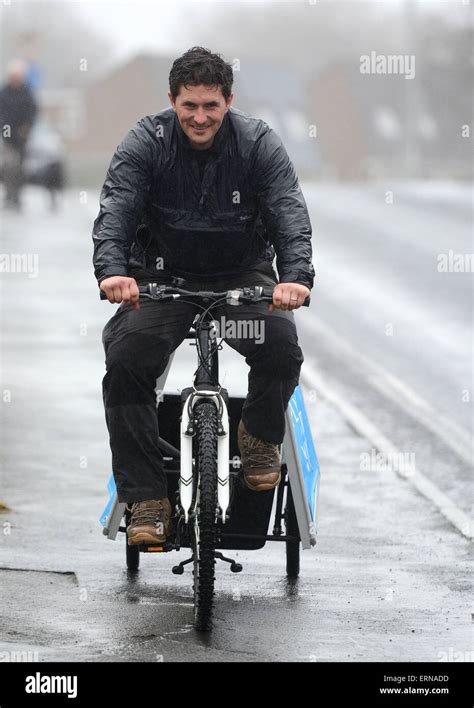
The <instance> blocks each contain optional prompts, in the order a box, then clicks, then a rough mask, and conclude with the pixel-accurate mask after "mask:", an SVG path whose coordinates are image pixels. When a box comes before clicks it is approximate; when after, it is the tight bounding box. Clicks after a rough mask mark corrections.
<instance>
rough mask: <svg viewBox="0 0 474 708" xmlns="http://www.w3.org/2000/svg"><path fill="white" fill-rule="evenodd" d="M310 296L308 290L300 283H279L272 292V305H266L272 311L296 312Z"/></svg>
mask: <svg viewBox="0 0 474 708" xmlns="http://www.w3.org/2000/svg"><path fill="white" fill-rule="evenodd" d="M309 294H310V290H309V288H307V287H306V285H301V284H300V283H279V284H278V285H276V286H275V289H274V291H273V303H270V304H269V305H268V309H269V311H270V312H273V310H275V309H277V310H296V309H298V307H301V306H302V304H303V302H304V301H305V300H306V298H307V297H308V295H309Z"/></svg>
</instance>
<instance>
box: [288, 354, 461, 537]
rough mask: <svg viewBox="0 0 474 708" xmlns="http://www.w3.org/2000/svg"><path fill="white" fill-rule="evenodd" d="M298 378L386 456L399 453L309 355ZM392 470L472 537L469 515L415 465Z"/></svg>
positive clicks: (455, 525)
mask: <svg viewBox="0 0 474 708" xmlns="http://www.w3.org/2000/svg"><path fill="white" fill-rule="evenodd" d="M301 380H302V382H303V384H304V386H305V387H307V388H316V389H317V390H319V392H320V393H321V395H322V396H323V397H324V398H325V399H326V400H327V401H329V402H330V403H332V404H333V405H334V406H335V407H336V408H337V409H338V410H339V411H340V413H341V414H342V415H343V416H344V418H345V419H346V420H347V421H348V422H350V424H351V425H352V426H353V427H354V428H355V429H356V430H357V432H358V433H359V434H360V435H361V436H363V437H365V438H366V439H367V440H369V442H371V444H372V445H373V446H374V447H375V448H376V449H377V450H378V451H379V452H380V453H382V454H383V455H386V456H387V457H389V456H390V457H393V456H396V457H398V456H400V455H401V452H400V450H398V449H397V448H396V446H395V445H394V444H393V443H392V442H391V441H390V440H389V439H388V438H387V437H386V436H385V435H384V434H383V433H382V432H381V431H380V430H379V429H378V428H377V427H376V426H375V425H374V424H373V423H372V422H371V421H370V420H369V419H368V418H367V417H366V416H365V415H364V414H363V413H361V412H360V410H358V409H357V408H355V407H354V406H353V405H352V404H351V403H349V402H348V401H346V400H344V399H343V398H342V397H341V396H340V395H339V394H338V393H337V392H336V391H335V390H334V389H332V388H331V387H330V386H329V385H328V384H327V382H326V381H325V380H324V379H323V377H322V376H321V375H320V374H319V373H318V371H317V369H316V368H315V367H314V365H312V364H311V363H310V362H309V361H308V358H306V359H305V362H304V364H303V367H302V370H301ZM395 471H396V473H397V474H398V476H399V477H402V478H403V479H407V480H408V481H409V482H410V483H411V484H412V485H413V486H414V487H415V489H417V490H418V491H419V492H420V493H421V494H422V495H423V496H424V497H425V498H426V499H429V500H430V501H431V502H432V503H433V504H434V505H435V507H436V508H437V509H438V510H439V511H440V512H441V513H442V514H443V516H445V517H446V519H448V521H450V522H451V524H453V526H454V527H455V528H456V529H457V530H458V531H459V532H460V533H461V534H462V535H463V536H465V537H466V538H468V539H472V538H474V523H473V521H472V519H470V518H469V516H467V514H465V512H464V511H463V510H462V509H460V508H459V507H458V506H457V505H456V504H454V502H453V501H452V500H451V499H450V498H449V497H448V496H446V494H444V492H442V491H441V490H440V489H439V488H438V487H437V486H436V485H435V484H433V482H431V481H430V480H429V479H428V478H427V477H426V476H425V475H424V474H423V473H422V472H421V471H420V470H419V468H418V467H417V466H414V467H413V468H411V469H410V471H409V472H408V473H406V472H404V471H403V469H395Z"/></svg>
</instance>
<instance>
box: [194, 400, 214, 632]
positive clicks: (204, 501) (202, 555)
mask: <svg viewBox="0 0 474 708" xmlns="http://www.w3.org/2000/svg"><path fill="white" fill-rule="evenodd" d="M194 415H195V423H196V434H195V437H194V442H195V461H196V470H195V475H196V479H197V480H198V482H197V485H196V496H195V502H196V503H195V511H196V513H195V516H194V522H193V523H194V525H193V528H192V537H193V538H192V548H193V555H194V570H193V574H194V583H193V587H194V627H195V629H197V630H199V631H209V630H210V629H211V622H212V609H213V603H214V580H215V577H214V567H215V562H216V561H215V555H214V554H215V548H216V505H217V487H216V484H217V410H216V407H215V405H214V403H212V402H210V401H203V402H198V403H196V405H195V408H194Z"/></svg>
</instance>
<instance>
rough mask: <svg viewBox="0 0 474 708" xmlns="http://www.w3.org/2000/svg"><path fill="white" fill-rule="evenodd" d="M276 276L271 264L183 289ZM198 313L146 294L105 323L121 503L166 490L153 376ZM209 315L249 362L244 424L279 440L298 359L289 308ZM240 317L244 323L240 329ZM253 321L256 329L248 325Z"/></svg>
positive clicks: (218, 310) (107, 395)
mask: <svg viewBox="0 0 474 708" xmlns="http://www.w3.org/2000/svg"><path fill="white" fill-rule="evenodd" d="M155 280H157V282H159V280H158V279H155ZM139 282H140V281H139ZM277 282H278V280H277V277H276V274H275V272H274V270H273V268H272V267H271V265H269V266H268V268H267V267H266V266H265V267H264V268H263V269H261V270H255V271H251V272H248V273H246V274H245V275H244V276H242V275H240V276H238V277H233V278H229V277H227V278H222V279H214V280H213V281H212V282H209V281H204V280H200V281H199V282H197V281H186V288H187V289H189V290H217V291H221V290H228V289H232V288H236V287H244V286H252V285H264V286H266V287H274V286H275V285H276V284H277ZM197 312H199V307H198V306H196V305H194V304H192V303H185V302H181V301H180V300H177V301H174V302H166V303H159V302H153V301H151V300H146V299H143V300H141V301H140V309H139V310H138V311H136V310H133V308H132V307H131V305H128V304H125V303H122V304H121V305H120V306H119V307H118V310H117V311H116V313H115V314H114V315H113V317H112V318H111V319H110V320H109V321H108V322H107V324H106V325H105V327H104V330H103V334H102V342H103V346H104V351H105V365H106V374H105V376H104V378H103V382H102V390H103V401H104V408H105V419H106V423H107V428H108V431H109V438H110V447H111V451H112V469H113V473H114V478H115V483H116V486H117V493H118V500H119V502H126V503H128V504H132V503H134V502H137V501H143V500H145V499H162V498H164V497H166V496H167V482H166V474H165V472H164V471H163V457H162V454H161V451H160V449H159V447H158V437H159V431H158V416H157V412H156V392H155V388H156V379H157V378H158V376H160V375H161V374H162V373H163V371H164V370H165V368H166V365H167V363H168V360H169V357H170V354H171V353H172V352H173V351H174V350H175V349H176V348H177V347H178V346H179V345H180V344H181V342H182V341H183V340H184V338H185V337H186V335H187V333H188V332H189V328H190V326H191V324H192V323H193V320H194V317H195V315H196V314H197ZM211 314H212V317H213V319H215V320H217V322H218V323H219V322H222V317H224V318H225V322H226V323H228V324H229V326H228V327H225V328H224V329H222V328H221V330H220V332H219V337H220V336H223V337H224V339H225V341H226V342H227V343H228V344H229V346H231V347H232V348H233V349H235V350H236V351H238V352H239V353H240V354H242V355H243V356H244V357H245V361H246V363H247V364H248V365H249V367H250V370H249V374H248V395H247V398H246V400H245V402H244V405H243V409H242V419H243V422H244V425H245V427H246V428H247V430H248V431H249V432H250V433H251V434H252V435H255V436H257V437H258V438H261V439H262V440H265V441H267V442H271V443H274V444H280V443H281V442H282V441H283V437H284V433H285V411H286V409H287V407H288V402H289V400H290V398H291V395H292V393H293V391H294V389H295V387H296V385H297V384H298V380H299V373H300V369H301V364H302V363H303V354H302V351H301V349H300V347H299V345H298V337H297V331H296V326H295V322H294V316H293V313H292V312H289V311H283V310H274V311H273V312H269V311H268V306H267V303H255V304H252V305H238V306H233V305H227V304H223V305H219V306H217V307H215V308H213V310H212V312H211ZM239 321H241V322H242V321H245V323H246V325H245V326H244V327H241V328H240V330H239V325H238V322H239ZM251 321H252V322H253V324H254V325H255V327H254V329H253V330H252V329H251V326H250V327H249V326H247V323H248V322H251ZM257 322H258V324H257ZM232 323H234V325H232ZM262 331H263V333H264V335H263V336H262ZM249 333H250V334H252V335H254V336H250V337H249V336H248V335H249ZM256 333H257V334H256ZM244 334H245V336H243V335H244ZM224 335H228V336H224ZM192 373H193V372H192V371H190V372H189V374H188V375H187V377H185V378H184V380H183V388H184V387H185V386H189V385H191V384H192Z"/></svg>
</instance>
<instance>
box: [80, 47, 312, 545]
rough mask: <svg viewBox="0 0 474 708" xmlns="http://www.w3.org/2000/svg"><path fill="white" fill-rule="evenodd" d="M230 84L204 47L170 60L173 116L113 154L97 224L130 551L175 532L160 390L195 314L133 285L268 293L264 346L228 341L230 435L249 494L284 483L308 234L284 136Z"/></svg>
mask: <svg viewBox="0 0 474 708" xmlns="http://www.w3.org/2000/svg"><path fill="white" fill-rule="evenodd" d="M232 83H233V73H232V67H231V66H230V64H227V63H226V62H225V61H224V60H223V59H222V58H221V57H220V55H217V54H213V53H211V52H210V51H209V50H208V49H204V48H202V47H193V48H192V49H190V50H188V51H187V52H185V54H183V56H181V57H179V58H178V59H176V60H175V61H174V63H173V66H172V69H171V72H170V76H169V84H170V91H169V94H168V96H169V99H170V103H171V107H169V108H167V109H164V110H162V111H160V112H158V113H156V114H152V115H148V116H146V117H144V118H142V119H141V120H140V121H138V123H137V124H136V125H135V126H134V127H133V128H132V129H131V130H130V131H129V132H128V133H127V135H126V136H125V138H124V139H123V141H122V142H121V144H120V145H119V146H118V147H117V150H116V152H115V154H114V156H113V157H112V160H111V163H110V166H109V169H108V172H107V176H106V179H105V182H104V185H103V188H102V192H101V197H100V211H99V214H98V216H97V218H96V220H95V222H94V228H93V234H92V236H93V243H94V255H93V263H94V267H95V276H96V278H97V281H98V283H99V287H100V288H101V290H103V291H104V292H105V293H106V295H107V298H108V300H109V301H110V302H111V303H121V305H120V307H119V308H118V310H117V311H116V313H115V314H114V315H113V317H112V318H111V319H110V320H109V321H108V322H107V324H106V325H105V327H104V330H103V335H102V341H103V345H104V351H105V363H106V374H105V376H104V379H103V383H102V386H103V400H104V407H105V417H106V423H107V427H108V431H109V437H110V447H111V451H112V467H113V473H114V478H115V482H116V486H117V495H118V501H119V502H125V503H127V504H128V506H129V509H131V512H132V518H131V523H130V525H129V527H128V543H129V544H130V545H132V544H142V543H160V542H164V541H165V540H166V538H167V536H169V535H170V533H171V505H170V502H169V500H168V498H167V483H166V475H165V472H164V470H163V457H162V453H161V450H160V448H159V445H158V438H159V432H158V418H157V414H156V391H155V387H156V380H157V378H158V377H159V376H160V375H161V374H162V373H163V371H164V370H165V368H166V365H167V363H168V360H169V357H170V354H171V353H172V352H173V351H174V350H175V349H176V348H177V347H178V346H179V344H180V343H181V342H182V341H183V339H184V338H185V336H186V335H187V333H188V332H189V327H190V325H191V324H192V322H193V320H194V316H195V314H196V312H197V310H196V307H195V306H194V305H193V304H192V303H191V302H189V301H188V302H185V301H183V302H181V301H176V302H174V303H173V304H172V305H170V304H169V303H168V304H166V303H158V302H152V301H149V300H147V301H146V302H143V301H139V291H138V285H141V284H144V283H148V282H162V283H166V282H170V281H171V278H173V277H180V278H184V279H185V280H186V288H187V289H196V290H204V289H205V290H215V291H222V290H228V289H232V288H235V287H243V286H247V285H248V286H254V285H264V286H265V287H269V286H271V287H274V291H273V303H272V304H270V305H267V304H264V303H260V304H253V305H252V306H251V307H252V308H253V310H252V313H253V316H254V317H255V316H258V317H259V318H261V319H262V320H263V322H264V332H265V336H264V338H263V341H256V340H255V339H251V338H240V339H238V338H236V339H232V338H228V337H225V340H226V342H227V343H228V344H229V345H230V346H231V347H233V348H234V349H236V350H237V351H239V353H241V354H242V355H243V356H245V360H246V362H247V364H248V365H249V366H250V371H249V391H248V396H247V398H246V400H245V402H244V405H243V408H242V419H241V421H240V423H239V428H238V445H239V450H240V453H241V461H242V469H243V475H244V480H245V483H246V485H247V486H248V487H249V488H250V489H253V490H255V491H264V490H268V489H272V488H273V487H275V486H276V485H277V484H278V483H279V481H280V466H281V460H280V454H279V449H278V446H279V445H280V444H281V443H282V441H283V437H284V433H285V411H286V408H287V406H288V402H289V399H290V398H291V395H292V393H293V391H294V389H295V387H296V385H297V384H298V380H299V373H300V368H301V364H302V362H303V354H302V351H301V349H300V347H299V345H298V337H297V331H296V326H295V322H294V316H293V313H292V310H295V309H297V308H298V307H300V306H301V305H302V304H303V302H304V300H305V299H306V297H307V296H308V295H309V293H310V290H311V288H312V286H313V279H314V269H313V265H312V248H311V223H310V219H309V215H308V211H307V207H306V203H305V200H304V197H303V194H302V192H301V189H300V186H299V183H298V179H297V176H296V173H295V170H294V167H293V165H292V163H291V161H290V159H289V157H288V155H287V152H286V150H285V148H284V146H283V144H282V142H281V140H280V138H279V137H278V136H277V135H276V134H275V133H274V132H273V130H272V129H271V128H270V127H269V126H268V125H267V124H266V123H265V122H263V121H262V120H259V119H257V118H253V117H251V116H249V115H247V114H245V113H243V112H241V111H239V110H237V109H234V108H231V103H232V99H233V94H232ZM275 255H276V265H277V269H278V276H279V277H277V275H276V273H275V271H274V269H273V266H272V262H273V259H274V257H275ZM235 310H239V308H232V307H230V308H229V306H225V305H223V306H222V312H223V314H224V316H225V317H227V319H238V318H239V316H240V317H241V315H239V313H235V312H234V311H235ZM247 313H248V310H247Z"/></svg>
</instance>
